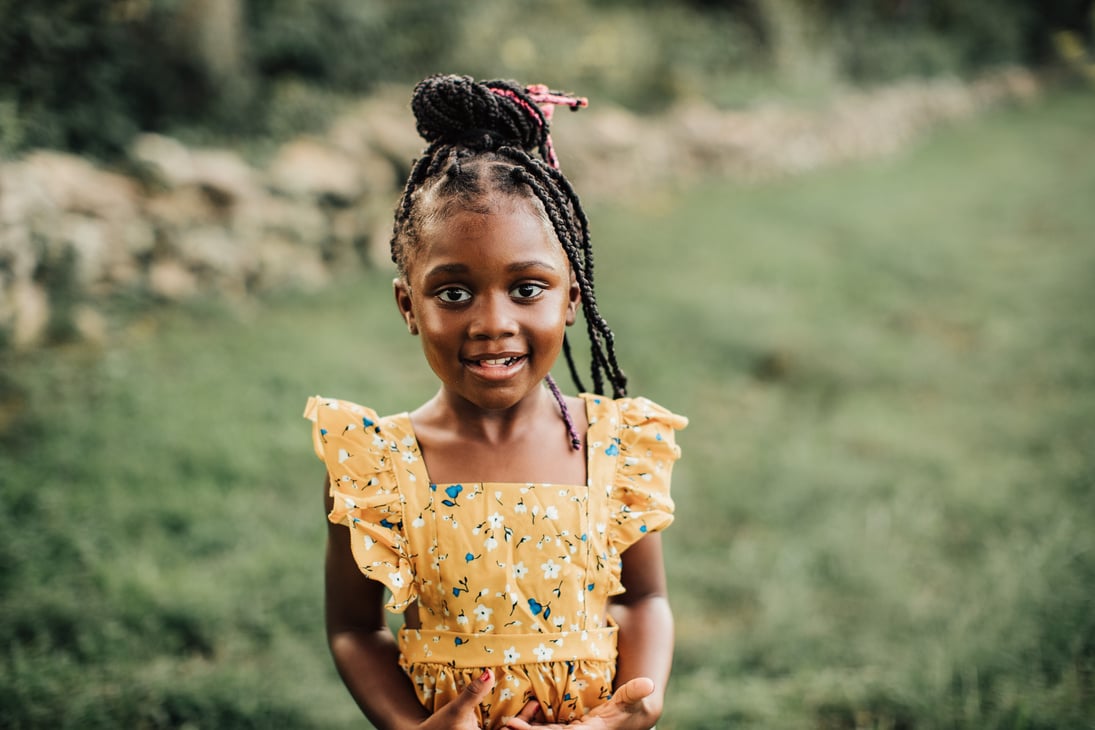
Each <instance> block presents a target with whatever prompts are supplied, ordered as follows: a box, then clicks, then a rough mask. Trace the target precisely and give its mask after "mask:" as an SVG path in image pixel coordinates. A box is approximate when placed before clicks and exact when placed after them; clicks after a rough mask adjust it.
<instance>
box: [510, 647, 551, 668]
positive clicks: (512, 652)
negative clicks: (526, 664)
mask: <svg viewBox="0 0 1095 730" xmlns="http://www.w3.org/2000/svg"><path fill="white" fill-rule="evenodd" d="M540 646H543V644H541V645H540ZM520 658H521V654H520V653H519V652H518V651H517V647H516V646H511V647H510V648H508V649H506V651H505V652H504V653H503V659H504V660H505V662H506V664H516V663H517V660H518V659H520Z"/></svg>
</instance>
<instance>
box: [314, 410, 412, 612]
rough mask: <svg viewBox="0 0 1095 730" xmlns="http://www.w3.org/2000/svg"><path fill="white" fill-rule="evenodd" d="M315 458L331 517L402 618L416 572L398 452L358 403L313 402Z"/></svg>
mask: <svg viewBox="0 0 1095 730" xmlns="http://www.w3.org/2000/svg"><path fill="white" fill-rule="evenodd" d="M304 417H305V418H307V419H308V420H310V421H312V424H313V426H312V443H313V447H314V448H315V452H316V455H317V456H318V457H319V458H320V460H321V461H323V462H324V463H325V464H326V465H327V473H328V475H329V477H330V482H331V488H330V491H331V497H332V498H333V499H334V506H333V507H332V509H331V512H330V514H329V515H328V516H327V519H329V520H330V521H331V522H333V523H335V524H342V525H346V526H347V527H348V528H349V529H350V549H351V551H352V553H353V556H354V559H355V560H356V562H357V565H358V567H359V568H360V569H361V572H362V573H364V574H365V575H366V576H367V577H368V578H370V579H372V580H375V581H378V582H380V583H383V584H384V585H385V586H386V587H387V588H388V589H389V590H390V591H391V593H392V597H391V599H390V600H389V601H388V603H387V604H386V606H387V608H388V610H390V611H394V612H397V613H401V612H402V611H404V610H405V609H406V608H407V606H408V605H410V604H411V603H412V602H413V601H414V600H416V599H417V597H418V594H417V590H416V587H415V580H414V577H415V576H414V566H413V563H412V562H411V560H410V556H409V551H408V545H407V539H406V536H405V534H404V531H403V512H404V505H405V500H404V498H403V496H402V495H401V494H400V491H399V485H398V482H397V481H396V473H395V466H394V461H393V455H394V456H398V455H399V451H398V449H397V448H393V446H395V442H394V441H392V440H391V438H386V436H388V434H386V433H385V430H384V428H383V426H384V423H383V421H382V419H380V418H379V417H378V416H377V414H376V412H375V411H373V410H371V409H369V408H365V407H364V406H359V405H357V404H356V403H350V402H348V401H342V400H337V399H333V398H322V397H319V396H316V397H313V398H309V399H308V405H307V406H306V407H305V409H304Z"/></svg>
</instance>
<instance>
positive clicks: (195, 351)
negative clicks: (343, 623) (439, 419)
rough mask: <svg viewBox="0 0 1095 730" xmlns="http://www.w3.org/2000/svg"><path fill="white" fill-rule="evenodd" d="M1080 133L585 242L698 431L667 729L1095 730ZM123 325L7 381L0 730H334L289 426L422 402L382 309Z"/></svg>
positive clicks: (668, 196)
mask: <svg viewBox="0 0 1095 730" xmlns="http://www.w3.org/2000/svg"><path fill="white" fill-rule="evenodd" d="M1092 118H1095V96H1092V95H1091V94H1086V95H1084V94H1064V95H1059V96H1055V97H1053V98H1050V99H1048V100H1045V101H1044V102H1042V103H1040V104H1038V105H1036V106H1033V107H1030V108H1026V109H1014V110H1005V111H1000V112H997V113H994V114H993V115H991V116H989V117H986V118H983V119H981V120H978V121H976V122H971V123H968V124H965V125H963V126H960V127H955V128H953V129H950V130H946V131H944V132H942V133H940V134H938V135H936V136H935V137H934V138H933V139H931V140H929V141H927V142H925V143H923V144H922V145H920V146H919V147H917V148H916V149H912V150H910V151H908V152H906V153H904V154H902V155H901V156H899V157H895V158H892V159H888V160H883V161H877V162H872V163H869V164H860V165H856V166H852V167H846V168H841V169H838V170H831V171H827V172H825V173H821V174H816V175H813V176H809V177H803V178H797V179H793V180H786V181H781V182H775V183H770V184H766V185H763V186H756V187H741V186H735V185H731V184H725V183H720V184H711V185H709V186H706V187H703V188H700V189H694V190H689V191H676V192H665V193H662V194H659V195H654V196H650V197H648V198H646V199H643V200H639V201H633V202H630V203H627V204H619V205H616V206H602V207H600V208H599V209H596V210H593V211H591V218H592V220H593V224H594V235H595V239H596V245H597V246H598V277H599V280H600V282H599V293H600V300H601V304H602V309H603V311H604V312H605V314H606V316H607V317H608V318H609V321H610V322H611V323H612V324H613V327H614V329H615V330H616V332H617V335H618V348H619V354H620V358H621V361H622V363H623V364H624V366H625V368H626V369H627V370H628V371H629V374H630V375H631V378H632V382H633V384H634V390H635V391H636V392H638V393H642V394H644V395H648V396H650V397H652V398H654V399H655V400H658V401H660V402H662V403H663V404H665V405H667V406H670V407H672V408H673V409H675V410H678V411H680V412H683V413H685V414H687V415H689V416H690V418H691V419H692V423H691V426H690V427H689V429H688V430H687V431H685V432H684V433H683V434H682V435H681V438H680V441H681V444H682V446H683V448H684V451H685V458H684V459H683V460H682V461H681V462H680V464H679V466H678V469H677V472H676V478H675V484H674V489H675V496H676V498H677V503H678V522H677V523H676V524H675V525H674V527H673V528H671V529H670V531H669V532H667V533H666V545H667V548H666V549H667V551H668V558H667V560H668V564H669V570H670V576H671V583H672V586H671V588H672V591H673V596H672V597H673V603H674V607H675V612H676V617H677V627H678V628H677V630H678V641H677V654H676V664H675V671H674V675H673V679H672V682H671V686H670V688H669V709H668V711H667V714H666V717H665V718H664V719H663V721H662V722H661V723H659V728H669V729H672V728H720V729H721V728H728V727H741V728H773V729H777V730H778V729H779V728H819V729H825V730H828V729H836V728H841V729H842V728H848V729H849V730H851V729H852V728H880V729H881V728H903V729H909V728H970V729H973V728H1031V729H1033V728H1085V727H1087V728H1090V727H1095V724H1093V722H1092V720H1091V719H1090V718H1092V717H1095V317H1093V316H1092V312H1093V311H1095V236H1093V234H1092V231H1093V230H1095V205H1092V201H1093V200H1095V137H1093V136H1092V135H1091V133H1090V127H1091V125H1090V120H1091V119H1092ZM128 321H129V324H128V325H127V327H126V328H125V329H124V330H123V331H120V332H119V333H118V337H117V341H116V344H114V345H112V346H111V347H109V348H108V349H105V350H88V349H83V348H77V347H73V348H69V349H54V350H50V351H46V352H40V353H35V354H27V355H22V356H19V357H15V356H10V355H9V356H6V357H5V359H4V360H3V361H2V362H0V366H2V369H0V639H2V640H3V643H2V644H0V647H2V648H0V652H2V653H0V708H2V710H0V718H2V719H0V727H12V728H30V727H35V728H37V727H49V728H75V727H79V728H115V727H131V728H165V727H184V726H185V727H217V728H221V727H241V728H245V727H256V728H257V727H264V728H265V727H301V728H305V727H317V728H318V727H324V728H333V727H360V726H361V722H360V719H359V718H358V714H357V711H356V709H355V708H354V706H353V703H352V701H351V700H350V698H349V696H348V694H347V693H346V692H345V690H344V689H343V688H342V686H341V684H340V682H339V680H338V678H337V677H336V675H335V673H334V670H333V667H332V665H331V662H330V659H329V657H328V656H327V651H326V647H325V644H324V641H323V637H322V626H321V622H322V616H321V610H322V607H321V595H320V592H321V584H320V563H321V560H322V541H323V529H324V528H323V514H322V505H321V496H322V495H321V489H320V486H321V480H322V467H321V465H320V464H319V462H318V461H316V460H315V458H314V456H313V455H312V454H311V451H310V444H309V432H308V427H307V424H306V423H305V422H304V421H303V420H301V419H299V418H298V416H299V413H300V411H301V410H302V409H303V405H304V400H305V398H306V397H307V396H308V395H310V394H312V393H316V392H320V393H324V394H331V395H340V396H345V397H350V398H354V399H357V400H361V401H365V402H368V403H369V404H370V405H373V406H374V407H376V408H377V409H378V410H380V411H394V410H401V409H405V408H407V407H409V406H411V405H413V404H415V403H417V402H418V401H420V400H421V399H423V398H425V397H427V396H428V395H429V394H430V393H431V392H432V391H433V389H434V383H433V380H432V376H431V374H430V373H429V371H428V369H427V367H426V366H425V364H424V362H423V361H422V359H421V355H420V353H419V352H418V350H417V343H416V341H415V340H414V339H412V338H410V337H408V336H407V335H406V334H405V332H404V331H403V328H402V327H401V325H400V322H399V320H398V317H397V316H396V313H395V309H394V305H393V304H392V302H391V294H390V274H386V273H384V272H375V273H366V274H363V275H360V276H357V277H354V278H350V279H347V280H345V281H343V282H341V283H340V284H339V285H338V286H336V287H332V288H331V289H330V290H329V291H327V292H325V293H323V294H322V295H311V296H304V295H298V296H291V297H281V298H278V299H277V300H275V301H270V302H264V303H263V304H262V305H261V306H259V307H255V308H252V309H247V310H232V311H229V310H228V308H227V307H217V306H212V307H205V308H203V309H198V308H195V309H193V310H191V311H185V312H157V313H151V314H148V315H147V316H132V317H131V318H130V319H129V320H128ZM575 335H576V336H579V335H580V333H579V332H578V331H576V332H575ZM560 380H561V381H564V380H565V378H562V377H561V378H560Z"/></svg>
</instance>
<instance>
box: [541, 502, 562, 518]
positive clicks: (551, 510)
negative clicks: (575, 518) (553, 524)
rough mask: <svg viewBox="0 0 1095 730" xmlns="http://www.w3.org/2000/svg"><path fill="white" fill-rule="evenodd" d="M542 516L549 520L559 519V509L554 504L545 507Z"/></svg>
mask: <svg viewBox="0 0 1095 730" xmlns="http://www.w3.org/2000/svg"><path fill="white" fill-rule="evenodd" d="M544 517H546V518H547V519H549V520H557V519H559V509H558V508H557V507H556V506H555V505H551V506H549V507H548V508H547V509H545V510H544Z"/></svg>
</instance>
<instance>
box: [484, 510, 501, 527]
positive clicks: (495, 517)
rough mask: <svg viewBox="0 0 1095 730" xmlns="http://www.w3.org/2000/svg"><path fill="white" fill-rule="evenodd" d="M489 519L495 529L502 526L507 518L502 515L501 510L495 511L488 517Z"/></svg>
mask: <svg viewBox="0 0 1095 730" xmlns="http://www.w3.org/2000/svg"><path fill="white" fill-rule="evenodd" d="M487 521H488V522H490V526H491V527H493V528H494V529H495V530H497V529H498V528H499V527H501V526H502V523H503V522H504V521H505V520H504V518H503V517H502V513H501V512H495V513H494V514H492V515H491V516H490V517H488V518H487Z"/></svg>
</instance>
